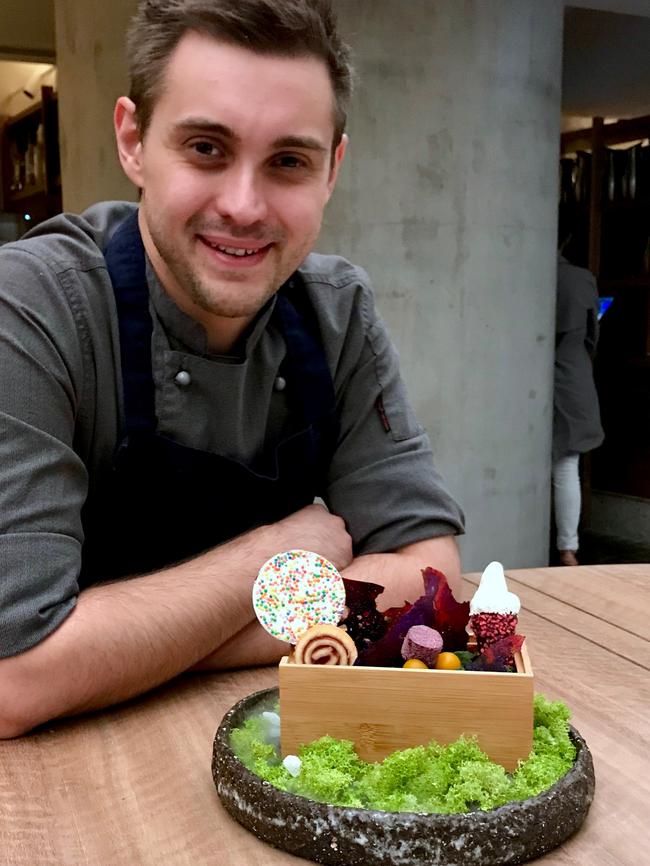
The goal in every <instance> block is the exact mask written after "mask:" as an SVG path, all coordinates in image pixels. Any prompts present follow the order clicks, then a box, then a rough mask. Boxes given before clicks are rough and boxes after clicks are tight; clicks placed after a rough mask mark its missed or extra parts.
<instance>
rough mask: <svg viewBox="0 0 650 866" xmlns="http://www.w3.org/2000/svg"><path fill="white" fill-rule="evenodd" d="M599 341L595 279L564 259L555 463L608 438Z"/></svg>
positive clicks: (561, 262) (559, 282)
mask: <svg viewBox="0 0 650 866" xmlns="http://www.w3.org/2000/svg"><path fill="white" fill-rule="evenodd" d="M597 341H598V288H597V287H596V280H595V279H594V277H593V275H592V274H591V273H590V272H589V271H588V270H586V269H585V268H578V267H576V266H575V265H572V264H570V263H569V262H568V261H567V260H566V259H565V258H564V257H563V256H560V258H559V261H558V266H557V307H556V312H555V381H554V390H553V460H558V459H559V458H560V457H564V456H565V455H567V454H570V453H572V452H573V453H576V452H578V453H583V452H585V451H591V450H592V448H597V447H598V445H600V444H601V442H602V441H603V439H604V434H603V428H602V427H601V424H600V409H599V407H598V394H597V393H596V386H595V384H594V374H593V365H592V362H591V353H592V352H593V351H594V349H595V348H596V343H597Z"/></svg>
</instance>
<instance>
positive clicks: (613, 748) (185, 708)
mask: <svg viewBox="0 0 650 866" xmlns="http://www.w3.org/2000/svg"><path fill="white" fill-rule="evenodd" d="M508 574H509V585H510V588H511V589H512V590H513V591H514V592H516V593H517V594H518V595H519V596H520V598H521V601H522V613H521V617H520V629H519V631H520V632H521V633H522V634H525V635H527V636H528V638H529V639H530V654H531V657H532V661H533V666H534V669H535V676H536V688H537V690H538V691H542V692H544V693H545V694H546V695H547V696H548V697H550V698H553V699H556V698H561V699H562V700H563V701H566V703H567V704H568V705H569V706H570V707H571V708H572V709H573V721H574V723H575V725H576V727H577V728H578V730H580V732H581V733H582V734H583V735H584V737H585V738H586V740H587V743H588V744H589V747H590V749H591V751H592V754H593V757H594V763H595V767H596V797H595V800H594V803H593V805H592V807H591V811H590V814H589V817H588V819H587V821H586V823H585V825H584V826H583V828H582V830H581V831H580V832H579V833H578V834H577V835H576V836H575V837H574V838H573V839H571V840H569V842H567V843H566V844H565V845H564V846H562V847H561V848H559V849H557V850H556V851H554V852H552V853H551V854H549V855H547V856H546V857H545V858H543V859H542V860H539V861H537V862H540V863H541V862H543V863H544V864H557V866H559V864H562V866H571V864H580V866H622V864H626V866H639V864H642V863H646V862H648V858H649V857H650V854H649V853H648V852H649V850H650V848H649V845H648V841H649V839H650V835H649V832H648V817H647V811H648V805H647V804H648V803H649V802H650V759H649V758H648V754H649V752H648V742H650V676H649V675H648V669H649V668H650V565H622V566H614V565H607V566H586V567H580V568H555V569H548V568H539V569H523V570H518V571H509V572H508ZM467 581H468V586H467V593H466V596H467V597H469V596H470V594H471V592H472V588H471V584H475V583H476V582H477V577H476V575H468V577H467ZM276 682H277V674H276V671H275V669H269V668H266V669H260V670H249V671H239V672H235V673H224V674H210V675H205V674H204V675H196V676H187V677H185V678H182V679H180V680H178V681H176V682H175V683H173V684H171V685H168V686H166V687H164V688H161V689H158V690H157V691H156V692H154V693H152V694H150V695H148V696H147V697H144V698H139V699H137V700H134V701H132V702H130V703H129V704H126V705H122V706H121V707H119V708H116V709H113V710H109V711H105V712H101V713H98V714H95V715H92V716H88V717H85V718H82V719H76V720H68V721H63V722H59V723H56V724H52V725H49V726H47V727H46V728H44V729H42V730H41V731H39V732H38V733H34V734H32V735H30V736H26V737H23V738H22V739H19V740H13V741H6V742H2V743H0V864H1V866H18V864H20V866H45V864H48V866H77V864H79V866H81V864H93V866H141V864H143V866H149V864H151V866H186V864H187V866H200V864H218V866H275V864H286V866H289V864H301V863H306V862H307V861H305V860H302V859H300V858H297V857H293V856H291V855H289V854H286V853H283V852H281V851H276V850H274V849H272V848H270V847H268V846H267V845H265V844H264V843H262V842H259V841H258V840H257V839H255V838H254V837H253V836H252V835H250V834H249V833H248V832H247V831H245V830H244V829H242V828H241V827H240V826H239V825H238V824H236V823H235V822H233V821H232V820H231V819H230V817H229V816H228V815H227V814H226V813H225V812H224V811H223V809H222V808H221V806H220V803H219V800H218V798H217V796H216V793H215V788H214V785H213V782H212V776H211V771H210V758H211V749H212V740H213V737H214V734H215V731H216V728H217V726H218V724H219V722H220V721H221V718H222V716H223V714H224V713H225V712H226V710H227V709H228V708H229V707H230V706H232V704H234V703H235V702H236V701H237V700H239V699H240V698H242V697H244V696H245V695H247V694H249V693H250V692H253V691H256V690H257V689H261V688H267V687H269V686H272V685H275V684H276Z"/></svg>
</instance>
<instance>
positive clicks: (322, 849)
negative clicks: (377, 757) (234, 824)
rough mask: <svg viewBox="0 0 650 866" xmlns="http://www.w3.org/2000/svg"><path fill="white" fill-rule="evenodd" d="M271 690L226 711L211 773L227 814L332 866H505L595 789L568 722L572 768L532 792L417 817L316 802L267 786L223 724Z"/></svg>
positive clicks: (263, 701) (239, 717) (266, 698)
mask: <svg viewBox="0 0 650 866" xmlns="http://www.w3.org/2000/svg"><path fill="white" fill-rule="evenodd" d="M277 702H278V690H277V689H266V690H264V691H261V692H255V693H254V694H252V695H249V696H248V697H246V698H244V699H243V700H242V701H239V703H237V704H235V706H234V707H232V708H231V709H230V710H229V711H228V712H227V713H226V715H225V716H224V718H223V720H222V722H221V724H220V726H219V729H218V730H217V734H216V737H215V740H214V748H213V757H212V776H213V779H214V783H215V786H216V789H217V793H218V795H219V798H220V799H221V802H222V803H223V805H224V807H225V809H226V810H227V811H228V812H229V813H230V815H232V817H233V818H234V819H235V820H236V821H238V822H239V823H240V824H242V825H243V826H244V827H246V829H248V830H250V831H251V833H253V834H254V835H255V836H257V837H258V838H259V839H262V840H263V841H265V842H267V843H268V844H269V845H273V846H274V847H276V848H280V849H282V850H284V851H289V852H290V853H291V854H295V855H297V856H299V857H304V858H306V859H308V860H313V861H315V862H316V863H326V864H331V866H461V864H462V866H509V864H516V863H524V862H526V861H528V860H532V859H534V858H536V857H541V856H542V855H543V854H546V853H547V852H548V851H551V850H552V849H553V848H556V847H557V846H558V845H560V844H561V843H562V842H564V841H565V840H566V839H568V838H569V837H570V836H571V835H572V834H573V833H575V832H576V830H578V828H579V827H580V826H581V825H582V823H583V821H584V820H585V817H586V816H587V812H588V811H589V806H590V805H591V801H592V800H593V796H594V785H595V782H594V767H593V762H592V758H591V753H590V751H589V749H588V747H587V744H586V743H585V741H584V740H583V738H582V737H581V736H580V734H579V733H578V731H576V730H575V728H573V727H571V726H570V736H571V739H572V740H573V743H574V744H575V746H576V750H577V754H576V759H575V763H574V765H573V767H572V768H571V770H569V772H568V773H567V774H566V775H565V776H563V777H562V778H561V779H560V780H559V781H558V782H557V783H556V784H555V785H553V786H552V787H551V788H549V789H548V790H546V791H543V792H542V793H541V794H538V795H537V796H536V797H531V798H530V799H528V800H520V801H516V802H513V803H508V804H506V805H505V806H500V807H499V808H498V809H493V810H491V811H487V812H481V811H476V812H467V813H462V814H455V815H435V814H432V815H422V814H419V813H410V812H379V811H373V810H370V809H351V808H346V807H342V806H329V805H327V804H324V803H317V802H316V801H314V800H309V799H307V798H306V797H298V796H296V795H294V794H289V793H287V792H285V791H280V790H279V789H277V788H275V787H273V786H272V785H270V784H269V783H268V782H265V781H263V780H262V779H260V778H259V777H258V776H256V775H255V774H254V773H251V772H250V771H249V770H247V769H246V767H244V765H243V764H242V763H241V762H240V761H239V759H238V758H237V757H236V756H235V754H234V753H233V751H232V749H231V747H230V732H231V731H232V730H233V728H236V727H238V726H239V725H241V724H242V723H243V722H244V721H245V719H247V718H248V717H249V716H250V715H252V714H257V713H261V712H263V711H264V710H270V709H273V708H274V707H275V705H276V704H277Z"/></svg>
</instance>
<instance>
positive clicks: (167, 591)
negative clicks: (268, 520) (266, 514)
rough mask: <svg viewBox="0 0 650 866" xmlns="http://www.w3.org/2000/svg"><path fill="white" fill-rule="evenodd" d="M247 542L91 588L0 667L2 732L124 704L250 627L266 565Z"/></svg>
mask: <svg viewBox="0 0 650 866" xmlns="http://www.w3.org/2000/svg"><path fill="white" fill-rule="evenodd" d="M256 541H259V539H257V538H253V537H252V536H244V537H242V538H239V539H237V540H235V541H233V542H230V543H228V544H226V545H223V546H222V547H220V548H218V549H217V550H216V551H211V552H210V553H207V554H204V555H202V556H200V557H197V558H196V559H194V560H192V561H191V562H187V563H184V564H182V565H178V566H174V567H172V568H169V569H166V570H165V571H162V572H158V573H155V574H150V575H146V576H143V577H136V578H132V579H130V580H123V581H118V582H115V583H111V584H105V585H101V586H97V587H93V588H90V589H88V590H86V591H84V592H82V593H81V594H80V595H79V598H78V599H77V605H76V607H75V609H74V610H73V611H72V613H71V614H70V615H69V616H68V617H67V619H66V620H64V622H63V623H62V624H61V625H60V626H59V627H58V628H57V629H56V630H55V631H54V632H53V633H52V634H50V635H49V636H48V637H47V638H46V639H45V640H43V641H42V642H41V643H39V644H38V645H37V646H35V647H33V648H32V649H30V650H27V651H26V652H24V653H22V654H20V655H19V656H14V657H12V658H8V659H3V660H1V661H0V701H1V704H0V706H1V708H0V735H2V736H16V735H18V734H20V733H23V732H24V731H25V730H29V729H30V728H31V727H33V726H34V725H36V724H39V723H41V722H43V721H46V720H48V719H51V718H55V717H57V716H61V715H68V714H73V713H77V712H82V711H84V710H89V709H96V708H99V707H103V706H108V705H110V704H114V703H117V702H119V701H122V700H125V699H126V698H129V697H131V696H133V695H136V694H139V693H141V692H144V691H146V690H148V689H150V688H153V687H154V686H156V685H159V684H160V683H162V682H164V681H166V680H168V679H171V678H172V677H173V676H175V675H176V674H178V673H180V672H181V671H183V670H185V669H187V668H188V667H190V666H191V665H193V664H194V663H195V662H197V661H198V660H199V659H201V658H203V657H204V656H205V655H207V654H208V653H209V652H210V651H212V650H213V649H214V648H215V647H216V646H219V645H220V644H222V643H224V642H226V641H227V640H228V639H229V638H230V637H231V636H232V635H233V634H234V633H235V632H237V631H238V630H240V629H242V628H243V627H244V626H245V625H246V623H247V622H249V621H250V619H251V616H252V612H251V609H250V586H251V583H252V580H253V578H254V572H256V569H257V567H258V565H259V563H260V562H261V561H262V560H263V555H260V553H258V554H257V557H255V551H254V548H255V546H256V545H255V542H256Z"/></svg>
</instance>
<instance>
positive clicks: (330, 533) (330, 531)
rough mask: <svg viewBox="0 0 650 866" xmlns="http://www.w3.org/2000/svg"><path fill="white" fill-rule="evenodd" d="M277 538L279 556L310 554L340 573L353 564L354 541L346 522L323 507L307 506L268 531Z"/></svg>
mask: <svg viewBox="0 0 650 866" xmlns="http://www.w3.org/2000/svg"><path fill="white" fill-rule="evenodd" d="M268 529H270V531H271V532H273V534H274V536H275V538H277V544H278V547H277V551H276V552H277V553H281V552H282V551H284V550H294V549H296V548H299V549H301V550H311V551H313V552H314V553H318V554H320V555H321V556H324V557H325V559H328V560H329V561H330V562H331V563H332V564H333V565H335V566H336V567H337V568H338V570H339V571H343V569H344V568H347V567H348V565H350V563H351V562H352V538H351V537H350V535H349V533H348V531H347V529H346V528H345V523H344V521H343V520H342V519H341V518H340V517H337V516H336V514H330V512H329V511H328V510H327V509H326V508H324V507H323V506H322V505H308V506H307V507H306V508H301V509H300V511H296V512H295V513H294V514H290V515H289V517H285V518H284V520H280V521H279V522H278V523H275V524H273V525H272V526H270V527H268Z"/></svg>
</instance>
